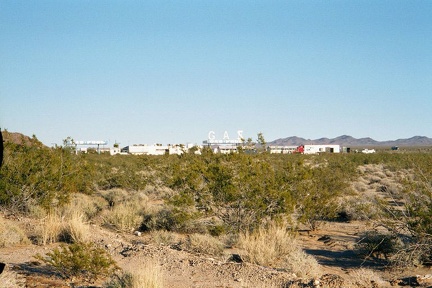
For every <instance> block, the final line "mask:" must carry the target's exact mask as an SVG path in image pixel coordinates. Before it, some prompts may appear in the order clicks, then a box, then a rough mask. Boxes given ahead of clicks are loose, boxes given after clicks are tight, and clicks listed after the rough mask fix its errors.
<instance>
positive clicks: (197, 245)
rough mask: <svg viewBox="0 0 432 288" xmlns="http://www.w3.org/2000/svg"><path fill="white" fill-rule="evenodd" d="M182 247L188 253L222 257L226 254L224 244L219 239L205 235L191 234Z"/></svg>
mask: <svg viewBox="0 0 432 288" xmlns="http://www.w3.org/2000/svg"><path fill="white" fill-rule="evenodd" d="M182 247H183V248H185V249H186V250H188V251H192V252H196V253H202V254H208V255H212V256H221V255H223V252H224V244H223V243H222V242H221V241H220V240H219V239H217V238H214V237H212V236H210V235H205V234H197V233H195V234H191V235H189V236H188V238H187V240H186V241H185V243H183V244H182Z"/></svg>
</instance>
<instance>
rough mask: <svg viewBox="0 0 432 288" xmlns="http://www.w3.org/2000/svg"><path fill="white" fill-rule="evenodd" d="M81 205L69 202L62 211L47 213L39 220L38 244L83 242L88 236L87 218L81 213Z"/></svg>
mask: <svg viewBox="0 0 432 288" xmlns="http://www.w3.org/2000/svg"><path fill="white" fill-rule="evenodd" d="M83 207H85V206H83V205H82V204H79V202H71V203H70V204H69V205H67V206H65V207H64V208H63V209H56V210H53V211H51V212H49V213H48V214H47V215H46V216H45V217H44V218H42V219H40V224H39V227H38V228H39V229H38V230H39V232H38V235H37V240H38V242H39V244H42V245H47V244H50V243H55V242H57V241H66V242H70V243H78V242H85V241H87V240H88V238H89V235H90V226H89V225H88V223H87V216H86V214H85V213H84V212H83V211H82V209H83Z"/></svg>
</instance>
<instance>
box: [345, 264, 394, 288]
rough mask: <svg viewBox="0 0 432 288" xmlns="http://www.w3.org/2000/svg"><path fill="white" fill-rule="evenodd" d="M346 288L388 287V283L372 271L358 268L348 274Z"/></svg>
mask: <svg viewBox="0 0 432 288" xmlns="http://www.w3.org/2000/svg"><path fill="white" fill-rule="evenodd" d="M348 286H349V287H352V288H354V287H356V288H369V287H389V283H388V282H386V281H384V280H383V279H382V278H381V277H380V276H379V275H378V274H377V273H375V272H374V271H373V270H370V269H365V268H359V269H354V270H351V271H350V272H349V283H348Z"/></svg>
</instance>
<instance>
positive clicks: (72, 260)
mask: <svg viewBox="0 0 432 288" xmlns="http://www.w3.org/2000/svg"><path fill="white" fill-rule="evenodd" d="M34 257H35V258H36V259H37V260H39V261H41V262H42V263H44V264H46V265H48V266H49V267H50V268H52V269H53V270H54V271H55V272H56V273H58V274H59V275H60V276H61V277H62V278H64V279H68V280H70V281H72V282H74V283H82V282H84V283H93V282H95V281H96V280H97V279H100V278H104V277H108V276H110V275H112V274H113V273H114V271H115V270H116V269H118V267H117V264H116V262H115V261H114V260H113V259H112V258H111V256H110V255H109V254H108V252H107V251H105V250H104V249H102V248H99V247H97V246H95V244H93V243H90V242H88V243H74V244H70V245H61V246H60V247H59V248H55V249H54V250H52V251H51V252H48V253H47V254H46V255H45V256H42V255H40V254H37V255H35V256H34Z"/></svg>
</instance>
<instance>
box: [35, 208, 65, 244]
mask: <svg viewBox="0 0 432 288" xmlns="http://www.w3.org/2000/svg"><path fill="white" fill-rule="evenodd" d="M62 230H63V219H62V217H61V216H60V215H58V213H55V212H52V213H49V214H48V215H47V216H46V217H45V218H43V219H41V220H40V225H39V235H38V242H39V244H42V245H47V244H51V243H55V242H57V241H59V239H60V235H61V233H62Z"/></svg>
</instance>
